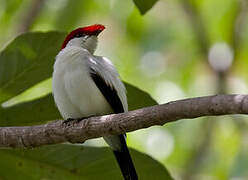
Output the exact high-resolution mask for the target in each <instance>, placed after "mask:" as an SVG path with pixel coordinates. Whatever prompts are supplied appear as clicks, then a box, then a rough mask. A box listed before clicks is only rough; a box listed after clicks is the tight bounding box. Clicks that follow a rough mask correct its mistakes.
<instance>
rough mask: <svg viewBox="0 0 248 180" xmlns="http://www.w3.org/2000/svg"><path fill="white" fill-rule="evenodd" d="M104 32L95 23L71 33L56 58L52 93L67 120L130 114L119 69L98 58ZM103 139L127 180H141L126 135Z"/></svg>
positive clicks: (107, 60)
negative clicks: (99, 36)
mask: <svg viewBox="0 0 248 180" xmlns="http://www.w3.org/2000/svg"><path fill="white" fill-rule="evenodd" d="M104 29H105V26H104V25H101V24H94V25H90V26H85V27H80V28H77V29H75V30H73V31H71V32H70V33H69V34H68V35H67V36H66V38H65V40H64V42H63V44H62V46H61V50H60V51H59V53H58V54H57V56H56V58H55V63H54V66H53V75H52V91H53V97H54V101H55V104H56V106H57V108H58V110H59V112H60V114H61V116H62V117H63V118H64V119H65V120H71V119H82V120H83V119H84V118H87V117H91V116H101V115H107V114H112V113H123V112H127V111H128V103H127V96H126V88H125V86H124V84H123V83H122V81H121V79H120V75H119V73H118V72H117V70H116V68H115V66H114V65H113V64H112V62H111V61H110V60H109V59H108V58H106V57H103V56H96V55H94V52H95V50H96V47H97V44H98V35H99V34H100V33H101V32H102V31H103V30H104ZM103 139H104V140H105V141H106V143H107V144H108V145H109V146H110V148H111V149H112V151H113V153H114V156H115V158H116V160H117V163H118V165H119V167H120V170H121V172H122V176H123V178H124V180H137V179H138V176H137V173H136V170H135V167H134V163H133V161H132V158H131V155H130V153H129V150H128V147H127V144H126V135H125V134H120V135H108V136H104V137H103Z"/></svg>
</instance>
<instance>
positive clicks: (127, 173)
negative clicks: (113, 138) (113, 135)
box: [113, 135, 138, 180]
mask: <svg viewBox="0 0 248 180" xmlns="http://www.w3.org/2000/svg"><path fill="white" fill-rule="evenodd" d="M119 138H120V141H121V149H120V150H114V151H113V152H114V155H115V158H116V160H117V162H118V164H119V167H120V169H121V172H122V175H123V177H124V179H125V180H138V176H137V173H136V171H135V168H134V165H133V161H132V158H131V156H130V153H129V151H128V148H127V144H126V140H125V137H124V135H119Z"/></svg>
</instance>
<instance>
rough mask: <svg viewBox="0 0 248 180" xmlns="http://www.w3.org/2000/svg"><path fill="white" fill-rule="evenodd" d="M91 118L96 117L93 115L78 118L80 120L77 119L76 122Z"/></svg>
mask: <svg viewBox="0 0 248 180" xmlns="http://www.w3.org/2000/svg"><path fill="white" fill-rule="evenodd" d="M91 117H94V116H93V115H90V116H86V117H82V118H78V119H76V121H77V122H80V121H82V120H84V119H88V118H91Z"/></svg>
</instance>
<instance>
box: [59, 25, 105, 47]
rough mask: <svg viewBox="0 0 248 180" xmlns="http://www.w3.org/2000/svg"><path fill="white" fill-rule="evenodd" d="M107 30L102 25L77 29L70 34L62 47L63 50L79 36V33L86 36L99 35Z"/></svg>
mask: <svg viewBox="0 0 248 180" xmlns="http://www.w3.org/2000/svg"><path fill="white" fill-rule="evenodd" d="M104 29H105V27H104V26H103V25H101V24H94V25H91V26H86V27H82V28H77V29H75V30H73V31H72V32H70V33H69V34H68V35H67V36H66V38H65V40H64V42H63V44H62V47H61V49H63V48H65V47H66V45H67V43H68V42H69V41H70V40H71V39H73V38H74V37H75V36H76V35H77V34H79V33H82V34H84V35H96V36H97V35H98V34H99V33H100V32H102V31H103V30H104Z"/></svg>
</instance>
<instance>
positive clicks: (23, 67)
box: [0, 32, 65, 103]
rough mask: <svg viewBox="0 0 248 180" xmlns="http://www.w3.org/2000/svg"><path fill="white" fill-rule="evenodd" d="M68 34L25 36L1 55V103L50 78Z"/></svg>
mask: <svg viewBox="0 0 248 180" xmlns="http://www.w3.org/2000/svg"><path fill="white" fill-rule="evenodd" d="M64 36H65V33H59V32H48V33H26V34H23V35H21V36H18V37H17V38H16V39H15V40H14V41H12V42H11V43H10V44H9V45H8V46H7V47H6V48H5V49H4V50H3V51H2V52H1V53H0V103H1V102H4V101H6V100H8V99H10V98H11V97H14V96H16V95H18V94H20V93H21V92H23V91H24V90H26V89H28V88H30V87H32V86H33V85H35V84H37V83H38V82H40V81H43V80H45V79H47V78H49V77H51V74H52V71H53V63H54V59H55V56H56V54H57V53H58V51H59V48H60V46H61V44H62V41H63V39H64Z"/></svg>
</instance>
